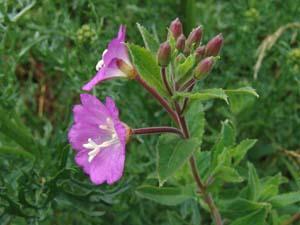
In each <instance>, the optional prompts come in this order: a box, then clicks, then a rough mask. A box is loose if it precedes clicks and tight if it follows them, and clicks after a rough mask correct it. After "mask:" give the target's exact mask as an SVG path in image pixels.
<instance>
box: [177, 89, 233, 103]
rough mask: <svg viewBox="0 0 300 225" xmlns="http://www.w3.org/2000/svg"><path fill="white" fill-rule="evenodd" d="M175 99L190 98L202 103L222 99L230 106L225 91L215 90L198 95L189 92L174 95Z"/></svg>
mask: <svg viewBox="0 0 300 225" xmlns="http://www.w3.org/2000/svg"><path fill="white" fill-rule="evenodd" d="M174 98H189V99H198V100H200V101H206V100H212V99H216V98H218V99H222V100H224V101H225V102H226V103H227V104H228V99H227V95H226V93H225V92H224V90H223V89H220V88H213V89H206V90H203V91H199V92H196V93H188V92H177V93H176V94H175V95H174Z"/></svg>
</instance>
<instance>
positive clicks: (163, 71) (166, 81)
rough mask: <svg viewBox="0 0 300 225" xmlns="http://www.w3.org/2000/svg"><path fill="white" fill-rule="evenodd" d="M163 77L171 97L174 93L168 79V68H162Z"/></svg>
mask: <svg viewBox="0 0 300 225" xmlns="http://www.w3.org/2000/svg"><path fill="white" fill-rule="evenodd" d="M161 76H162V80H163V82H164V85H165V87H166V89H167V91H168V93H169V95H170V96H172V95H173V93H172V90H171V87H170V85H169V82H168V79H167V74H166V67H162V68H161Z"/></svg>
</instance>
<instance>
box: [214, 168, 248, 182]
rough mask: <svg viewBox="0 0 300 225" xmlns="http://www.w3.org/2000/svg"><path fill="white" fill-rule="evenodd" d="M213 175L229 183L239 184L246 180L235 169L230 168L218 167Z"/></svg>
mask: <svg viewBox="0 0 300 225" xmlns="http://www.w3.org/2000/svg"><path fill="white" fill-rule="evenodd" d="M212 175H213V176H214V177H215V179H220V180H222V181H224V182H228V183H239V182H242V181H243V180H244V179H243V178H242V177H241V176H240V175H239V173H238V172H237V171H236V170H235V169H234V168H232V167H229V166H220V167H219V166H218V167H217V168H216V170H215V171H214V172H213V173H212Z"/></svg>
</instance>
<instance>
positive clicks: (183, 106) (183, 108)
mask: <svg viewBox="0 0 300 225" xmlns="http://www.w3.org/2000/svg"><path fill="white" fill-rule="evenodd" d="M194 86H195V83H194V84H192V85H191V86H190V87H189V88H188V92H190V91H192V90H193V88H194ZM188 102H189V98H185V99H184V100H183V104H182V108H181V111H180V115H182V114H183V113H184V110H185V108H186V106H187V104H188Z"/></svg>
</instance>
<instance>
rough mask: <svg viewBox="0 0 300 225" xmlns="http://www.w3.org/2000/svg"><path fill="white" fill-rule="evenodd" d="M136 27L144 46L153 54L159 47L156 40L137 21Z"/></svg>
mask: <svg viewBox="0 0 300 225" xmlns="http://www.w3.org/2000/svg"><path fill="white" fill-rule="evenodd" d="M137 27H138V29H139V31H140V33H141V35H142V38H143V41H144V44H145V47H146V48H147V49H149V50H150V51H151V52H152V53H153V54H154V55H155V54H156V52H157V50H158V48H159V43H158V41H157V40H156V39H155V38H154V37H153V35H152V34H150V33H149V31H148V30H147V29H146V28H145V27H143V26H142V25H140V24H139V23H137Z"/></svg>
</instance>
